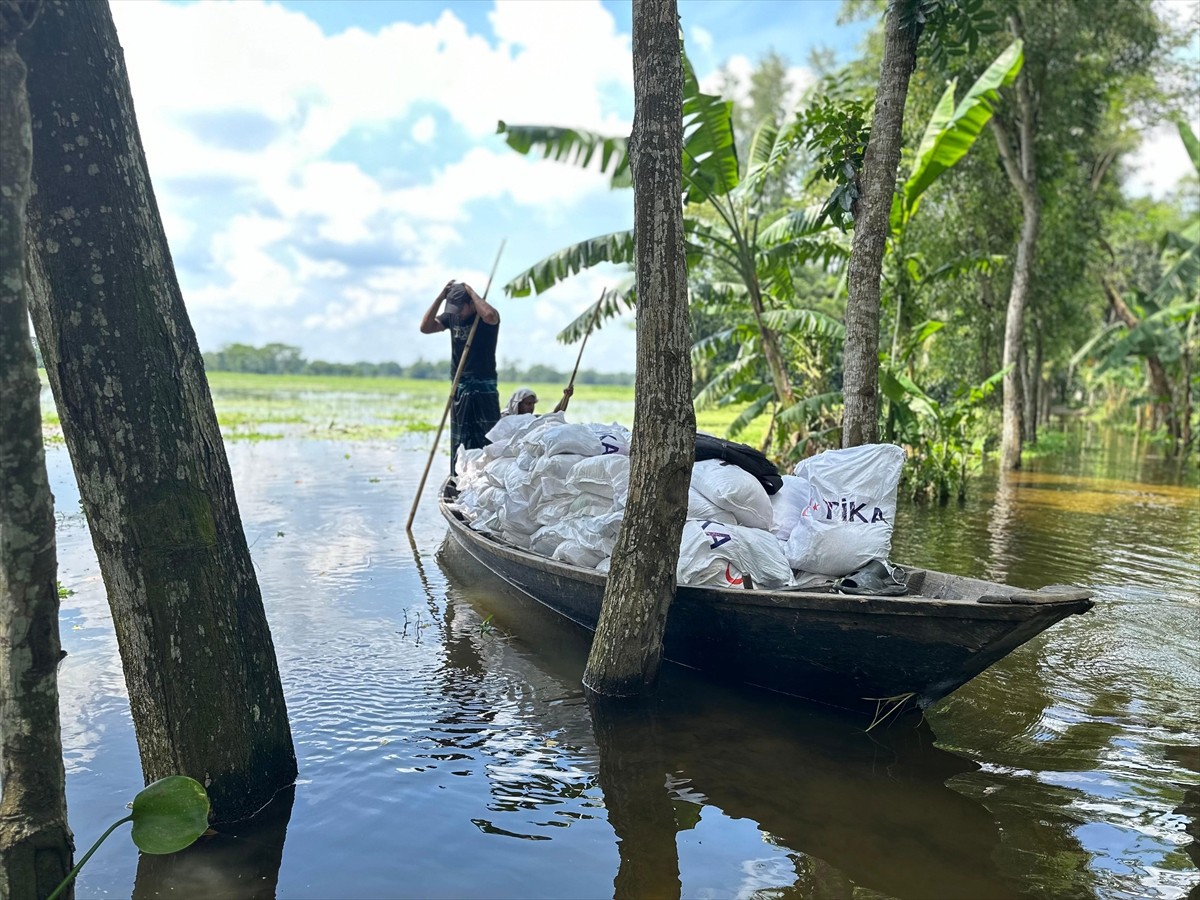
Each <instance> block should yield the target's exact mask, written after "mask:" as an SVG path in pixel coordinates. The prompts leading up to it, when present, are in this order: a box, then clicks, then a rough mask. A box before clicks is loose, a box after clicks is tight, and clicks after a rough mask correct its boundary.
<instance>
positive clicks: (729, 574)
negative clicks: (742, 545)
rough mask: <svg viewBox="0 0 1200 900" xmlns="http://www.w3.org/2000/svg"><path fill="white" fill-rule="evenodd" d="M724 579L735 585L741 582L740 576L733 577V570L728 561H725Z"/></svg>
mask: <svg viewBox="0 0 1200 900" xmlns="http://www.w3.org/2000/svg"><path fill="white" fill-rule="evenodd" d="M725 580H726V581H728V582H729V583H730V584H735V585H736V584H741V583H742V578H741V577H740V576H739V577H737V578H735V577H734V575H733V570H732V569H731V568H730V567H729V563H725Z"/></svg>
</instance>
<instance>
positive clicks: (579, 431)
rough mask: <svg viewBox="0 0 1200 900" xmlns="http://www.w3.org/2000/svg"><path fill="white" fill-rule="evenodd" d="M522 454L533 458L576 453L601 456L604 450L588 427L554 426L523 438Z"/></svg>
mask: <svg viewBox="0 0 1200 900" xmlns="http://www.w3.org/2000/svg"><path fill="white" fill-rule="evenodd" d="M521 452H522V453H528V454H530V455H531V456H556V455H558V454H560V453H574V454H578V455H580V456H600V455H601V454H603V453H604V448H603V447H602V446H601V445H600V439H599V438H598V437H596V433H595V432H594V431H592V429H590V428H588V426H586V425H562V424H560V425H552V426H550V427H548V428H544V429H541V430H539V431H537V432H536V433H531V434H529V435H527V436H525V437H523V438H521Z"/></svg>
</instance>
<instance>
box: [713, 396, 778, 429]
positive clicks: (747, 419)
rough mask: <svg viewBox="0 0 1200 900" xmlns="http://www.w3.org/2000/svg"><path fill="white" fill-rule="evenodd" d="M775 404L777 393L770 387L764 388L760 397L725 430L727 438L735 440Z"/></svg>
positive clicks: (751, 402)
mask: <svg viewBox="0 0 1200 900" xmlns="http://www.w3.org/2000/svg"><path fill="white" fill-rule="evenodd" d="M774 402H775V391H774V390H773V389H772V388H770V387H763V388H762V389H761V390H760V391H759V396H758V397H757V398H755V399H754V400H751V401H750V403H749V405H748V406H747V407H746V408H745V409H743V410H742V411H741V412H740V413H738V414H737V418H735V419H734V420H733V421H732V422H730V423H729V427H728V428H727V429H726V430H725V436H726V437H731V438H735V437H737V436H738V435H739V434H741V433H742V432H743V431H745V430H746V428H747V427H748V426H749V425H750V423H751V422H753V421H754V420H755V419H757V418H758V417H759V416H761V415H762V414H763V413H765V412H766V411H767V407H768V406H770V405H771V404H772V403H774Z"/></svg>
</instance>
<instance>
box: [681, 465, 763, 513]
mask: <svg viewBox="0 0 1200 900" xmlns="http://www.w3.org/2000/svg"><path fill="white" fill-rule="evenodd" d="M691 487H692V488H693V489H694V490H696V491H697V492H698V493H700V494H702V495H703V496H704V498H705V499H706V500H708V501H709V502H710V503H714V504H716V505H717V506H719V507H721V509H723V510H726V511H728V512H731V513H733V515H734V517H735V518H736V519H737V524H738V525H745V526H746V527H747V528H762V529H770V527H771V498H770V497H769V496H768V495H767V492H766V490H765V489H764V488H763V486H762V482H760V481H759V480H758V479H757V478H755V477H754V476H753V475H751V474H750V473H749V472H747V471H746V470H745V469H742V468H739V467H738V466H735V465H730V464H727V463H723V462H721V461H720V460H719V459H706V460H703V461H701V462H698V463H696V464H695V465H693V466H692V482H691Z"/></svg>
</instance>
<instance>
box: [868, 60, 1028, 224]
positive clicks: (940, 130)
mask: <svg viewBox="0 0 1200 900" xmlns="http://www.w3.org/2000/svg"><path fill="white" fill-rule="evenodd" d="M1024 61H1025V56H1024V51H1023V45H1022V42H1021V41H1020V40H1019V39H1018V40H1015V41H1013V42H1012V43H1011V44H1009V45H1008V47H1007V48H1006V49H1005V50H1004V51H1003V52H1002V53H1001V54H1000V55H999V56H997V57H996V60H995V61H994V62H993V63H992V64H991V65H990V66H988V68H987V70H986V71H985V72H984V73H983V74H982V75H980V76H979V78H978V79H977V80H976V82H975V83H974V84H973V85H971V89H970V90H969V91H967V94H966V96H965V97H963V99H962V101H961V102H960V103H959V104H958V105H957V106H955V105H954V89H955V87H956V86H957V81H956V80H955V81H951V82H950V84H948V85H947V86H946V91H945V93H944V94H942V99H941V100H940V101H939V102H938V105H937V108H936V109H935V110H934V113H933V117H932V118H931V119H930V120H929V125H928V126H927V127H926V128H925V136H924V137H922V138H921V144H920V146H919V147H918V148H917V162H916V165H915V166H914V167H913V171H912V174H911V175H909V177H908V180H907V181H906V182H905V183H904V186H903V187H902V188H901V189H900V192H899V193H898V194H897V195H896V196H895V197H894V199H893V201H892V213H891V227H892V231H893V232H898V231H899V230H900V229H901V228H903V227H904V224H905V223H906V222H907V221H908V220H909V219H911V218H912V216H913V213H915V212H916V211H917V206H918V204H919V203H920V200H921V195H922V194H923V193H925V191H926V189H927V188H928V187H929V186H930V185H931V184H933V183H934V182H935V181H936V180H937V179H938V176H940V175H941V174H942V173H943V172H945V171H946V170H947V169H949V168H950V167H951V166H953V165H954V164H955V163H957V162H958V161H959V160H960V159H962V158H963V157H964V156H966V155H967V153H968V152H969V151H970V149H971V147H972V146H973V145H974V144H975V140H976V139H977V138H978V137H979V134H980V132H981V131H983V128H984V126H985V125H987V123H988V120H989V119H991V117H992V112H993V104H995V103H996V102H997V101H998V100H999V99H1000V94H999V89H1000V88H1002V87H1006V86H1008V85H1010V84H1012V83H1013V81H1014V80H1015V79H1016V77H1017V73H1018V72H1020V71H1021V66H1022V64H1023V63H1024Z"/></svg>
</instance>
